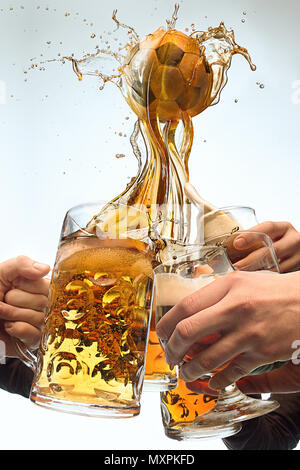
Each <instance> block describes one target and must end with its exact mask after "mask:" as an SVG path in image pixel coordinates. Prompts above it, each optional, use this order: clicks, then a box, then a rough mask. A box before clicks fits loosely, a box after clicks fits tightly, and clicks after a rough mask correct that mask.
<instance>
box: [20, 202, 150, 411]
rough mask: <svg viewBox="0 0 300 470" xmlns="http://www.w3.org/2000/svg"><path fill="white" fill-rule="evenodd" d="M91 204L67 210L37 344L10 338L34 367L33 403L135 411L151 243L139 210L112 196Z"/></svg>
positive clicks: (147, 315) (141, 374)
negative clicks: (114, 201)
mask: <svg viewBox="0 0 300 470" xmlns="http://www.w3.org/2000/svg"><path fill="white" fill-rule="evenodd" d="M99 209H101V207H99V204H84V205H80V206H77V207H74V208H72V209H70V210H69V211H68V212H67V214H66V216H65V219H64V223H63V227H62V232H61V237H60V242H59V247H58V251H57V256H56V261H55V265H54V268H53V272H52V278H51V283H50V293H49V299H48V306H47V310H46V316H45V322H44V327H43V332H42V339H41V343H40V347H39V349H38V351H37V352H33V351H29V350H28V349H26V348H25V347H24V345H23V343H21V342H20V341H17V343H16V346H17V349H18V350H19V353H20V354H21V355H22V357H23V360H24V362H25V363H26V364H27V365H29V366H30V367H32V368H33V369H34V372H35V374H34V380H33V384H32V388H31V393H30V399H31V400H32V401H33V402H34V403H36V404H38V405H41V406H44V407H47V408H52V409H56V410H61V411H65V412H71V413H76V414H82V415H91V416H104V417H131V416H135V415H138V414H139V412H140V397H141V392H142V386H143V379H144V369H145V356H146V347H147V341H148V331H149V325H150V312H151V302H152V287H153V262H154V259H155V252H154V244H153V242H152V240H151V238H150V237H149V224H148V220H147V215H146V213H145V212H142V211H140V210H138V209H136V208H135V207H130V206H126V205H120V204H116V205H115V204H109V205H107V206H104V207H103V208H102V210H101V211H100V213H99ZM96 213H98V215H97V216H95V214H96Z"/></svg>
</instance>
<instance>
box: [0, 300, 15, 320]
mask: <svg viewBox="0 0 300 470" xmlns="http://www.w3.org/2000/svg"><path fill="white" fill-rule="evenodd" d="M1 311H2V314H3V315H4V318H6V320H14V318H15V316H16V315H15V314H16V309H15V308H14V307H12V306H11V305H9V304H8V303H7V302H6V301H5V303H3V304H2V306H1Z"/></svg>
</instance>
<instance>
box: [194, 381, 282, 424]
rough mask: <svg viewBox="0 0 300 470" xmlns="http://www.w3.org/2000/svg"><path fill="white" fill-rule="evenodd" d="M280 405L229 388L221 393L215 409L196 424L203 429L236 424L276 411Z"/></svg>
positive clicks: (196, 420)
mask: <svg viewBox="0 0 300 470" xmlns="http://www.w3.org/2000/svg"><path fill="white" fill-rule="evenodd" d="M278 407H279V403H278V402H277V401H275V400H260V399H256V398H251V397H248V396H247V395H244V394H243V393H242V392H241V391H240V390H239V389H238V388H237V386H236V385H231V386H230V387H227V388H226V390H223V391H221V392H220V394H219V397H218V401H217V403H216V405H215V406H214V408H213V409H212V410H210V411H208V412H207V413H204V414H203V415H201V416H198V417H197V418H196V419H195V421H194V423H195V425H196V426H199V427H200V428H201V429H205V428H206V427H207V428H208V429H210V428H211V426H222V425H224V424H225V425H226V424H228V423H231V424H235V423H240V422H242V421H246V420H248V419H252V418H257V417H258V416H262V415H265V414H267V413H270V412H271V411H274V410H276V409H277V408H278Z"/></svg>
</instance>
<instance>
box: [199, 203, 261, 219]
mask: <svg viewBox="0 0 300 470" xmlns="http://www.w3.org/2000/svg"><path fill="white" fill-rule="evenodd" d="M236 209H246V210H250V211H251V212H253V214H255V215H256V212H255V209H254V208H253V207H251V206H238V205H233V206H225V207H218V208H216V209H213V210H211V211H209V212H206V214H203V217H207V216H208V215H212V214H215V213H216V212H220V211H224V212H230V211H231V210H236Z"/></svg>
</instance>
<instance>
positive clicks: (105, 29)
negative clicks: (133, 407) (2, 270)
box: [0, 0, 300, 449]
mask: <svg viewBox="0 0 300 470" xmlns="http://www.w3.org/2000/svg"><path fill="white" fill-rule="evenodd" d="M174 3H175V2H174V1H170V0H165V1H163V2H161V1H160V2H159V1H158V0H150V1H148V2H141V1H138V0H127V1H121V0H113V1H112V2H107V1H104V0H85V1H83V0H60V1H58V0H49V1H48V2H45V1H44V0H41V1H39V0H21V1H16V0H0V159H1V166H0V175H1V181H0V208H1V212H0V213H1V220H2V226H1V246H0V261H1V260H5V259H7V258H10V257H13V256H16V255H18V254H25V255H27V256H31V257H32V258H34V259H36V260H39V261H43V262H47V263H49V264H52V263H53V260H54V257H55V252H56V248H57V242H58V237H59V233H60V229H61V223H62V220H63V216H64V214H65V212H66V210H67V209H68V208H69V207H71V206H73V205H76V204H78V203H82V202H85V201H91V200H99V199H101V200H108V199H109V198H110V197H113V196H115V195H117V194H119V193H120V192H121V189H123V188H124V187H125V186H126V184H127V183H128V181H129V179H130V178H131V177H132V176H134V175H135V174H136V170H137V165H136V160H135V157H134V156H133V154H132V152H131V148H130V145H129V135H130V133H131V131H132V128H133V124H134V121H135V118H134V116H133V114H132V113H131V111H130V110H129V109H128V107H127V105H126V103H125V102H124V100H123V98H122V97H121V94H120V93H119V91H118V90H117V88H114V87H113V85H111V84H108V85H107V86H106V88H105V89H104V90H103V91H102V92H100V91H99V90H98V87H99V83H98V82H97V80H96V79H95V78H93V77H86V78H84V80H83V81H82V82H78V81H77V80H76V77H75V75H74V74H73V72H72V69H71V66H70V64H69V63H68V64H65V65H62V64H61V63H59V62H50V63H47V65H46V66H44V65H43V64H39V62H41V61H43V60H45V59H53V58H59V56H58V54H61V56H63V55H71V54H72V53H74V54H75V57H81V56H82V55H83V54H84V53H87V52H94V51H95V46H96V45H97V43H98V44H99V43H100V38H99V35H100V34H103V37H106V38H108V39H109V40H114V37H115V36H114V33H112V34H111V35H109V34H108V33H109V32H111V31H113V29H114V24H113V22H112V20H111V14H112V10H113V9H114V8H117V9H118V17H119V19H120V21H122V22H124V23H126V24H130V25H133V26H134V27H135V28H136V30H137V32H138V33H139V35H140V36H141V37H142V36H144V35H145V34H147V33H150V32H153V31H154V30H155V29H157V28H158V27H159V26H163V25H165V19H166V18H170V16H171V14H172V12H173V8H174ZM179 3H180V10H179V20H178V23H177V28H178V29H180V30H182V31H184V30H185V28H186V27H188V28H189V29H190V31H191V24H192V23H194V24H195V25H196V26H197V27H198V29H207V28H208V27H209V26H217V25H218V24H219V22H220V21H224V22H225V25H226V26H227V27H228V28H233V29H234V31H235V33H236V40H237V42H238V43H239V44H240V45H242V46H244V47H246V48H247V49H248V50H249V52H250V54H251V56H252V59H253V62H254V63H255V64H256V66H257V71H256V72H252V71H251V70H250V68H249V66H248V64H247V62H246V61H245V60H244V59H243V58H242V57H240V56H235V57H233V61H232V67H231V69H230V70H229V81H228V84H227V86H226V87H225V89H224V90H223V93H222V96H221V101H220V103H219V104H218V105H217V106H214V107H211V108H210V109H208V110H206V111H205V112H204V113H203V114H202V115H200V116H198V117H196V118H195V119H194V126H195V141H194V147H193V152H192V155H191V159H190V168H191V175H192V176H191V182H192V183H193V184H194V185H195V186H197V188H198V190H199V192H200V193H201V195H202V196H203V197H204V198H205V199H207V200H209V201H211V202H212V203H213V204H215V205H217V206H226V205H233V204H237V205H250V206H252V207H254V208H255V209H256V212H257V216H258V218H259V220H261V221H263V220H267V219H268V220H289V221H290V222H292V223H293V224H294V226H295V227H296V228H297V229H298V230H299V229H300V214H299V193H300V189H299V187H300V184H299V181H300V180H299V173H300V171H299V170H300V164H299V144H300V137H299V116H300V57H299V50H298V46H299V37H298V28H299V14H300V6H299V3H298V1H297V0H285V1H284V2H283V1H280V0H264V1H263V2H262V1H260V0H243V1H240V0H210V1H209V2H208V1H201V0H197V1H196V0H185V1H181V2H179ZM22 7H23V8H22ZM38 7H40V8H38ZM47 8H48V9H47ZM243 12H246V15H244V14H243ZM66 13H69V15H67V16H65V14H66ZM77 13H78V14H77ZM242 19H244V20H245V22H242V21H241V20H242ZM93 34H96V38H94V39H92V38H91V36H92V35H93ZM48 42H51V43H50V44H48ZM41 54H43V56H41ZM31 59H33V60H31ZM32 64H38V67H36V68H35V69H34V70H31V71H30V72H28V73H27V74H25V73H24V71H27V70H28V68H29V67H30V66H31V65H32ZM40 67H45V68H46V70H44V71H40V70H39V68H40ZM25 79H26V80H27V81H25ZM256 82H259V83H263V84H264V88H263V89H261V88H259V86H258V85H257V84H256ZM236 99H237V100H238V102H237V103H236V102H235V100H236ZM126 117H129V119H125V118H126ZM120 132H121V133H122V134H124V133H125V134H126V135H127V137H124V135H122V136H119V133H120ZM119 153H124V154H125V155H126V157H125V158H123V159H117V158H116V157H115V155H116V154H119ZM142 405H143V406H142V412H141V415H140V416H139V417H137V418H134V419H131V420H123V421H122V420H118V421H116V420H101V419H92V418H83V417H77V416H70V415H63V414H59V413H54V412H50V411H48V410H43V409H41V408H39V407H36V406H34V405H33V404H31V403H30V402H29V401H28V400H25V399H23V398H21V397H18V396H12V395H9V394H7V393H4V392H3V391H2V392H0V420H1V423H4V422H5V427H2V426H1V427H0V447H1V448H3V449H5V448H8V449H15V448H32V449H38V448H50V449H51V448H56V449H59V448H68V449H73V448H87V449H93V448H96V449H97V448H98V449H113V448H119V449H143V448H148V449H173V448H174V449H222V448H224V445H223V443H222V441H221V440H218V439H217V440H207V441H192V442H184V443H178V442H176V441H172V440H170V439H167V438H166V437H165V436H164V433H163V429H162V425H161V419H160V410H159V396H158V394H151V393H147V394H144V396H143V402H142ZM4 429H5V431H4Z"/></svg>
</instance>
